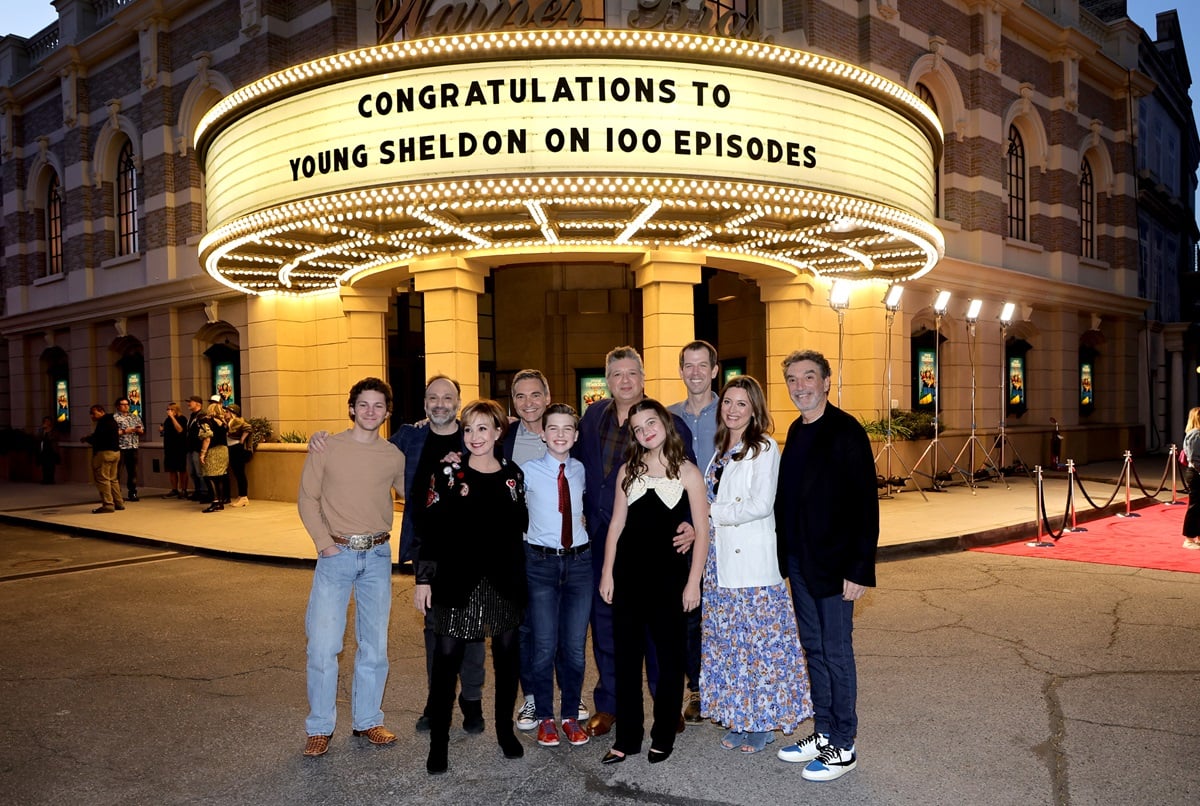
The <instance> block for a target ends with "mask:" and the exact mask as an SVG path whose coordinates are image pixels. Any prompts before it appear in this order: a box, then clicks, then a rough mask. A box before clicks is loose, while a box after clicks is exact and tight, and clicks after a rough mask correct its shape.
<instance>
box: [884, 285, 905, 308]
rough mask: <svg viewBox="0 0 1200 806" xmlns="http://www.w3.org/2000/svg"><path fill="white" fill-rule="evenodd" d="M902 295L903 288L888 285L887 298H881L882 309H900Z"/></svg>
mask: <svg viewBox="0 0 1200 806" xmlns="http://www.w3.org/2000/svg"><path fill="white" fill-rule="evenodd" d="M903 294H904V286H902V285H890V286H888V291H887V296H886V297H884V298H883V307H885V308H887V309H888V310H889V311H895V310H897V309H898V308H899V307H900V297H901V295H903Z"/></svg>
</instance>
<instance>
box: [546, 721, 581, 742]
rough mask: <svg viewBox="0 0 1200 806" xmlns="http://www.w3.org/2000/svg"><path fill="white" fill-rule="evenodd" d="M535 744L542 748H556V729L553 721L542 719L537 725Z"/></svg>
mask: <svg viewBox="0 0 1200 806" xmlns="http://www.w3.org/2000/svg"><path fill="white" fill-rule="evenodd" d="M576 727H577V728H578V725H576ZM537 743H538V744H540V745H541V746H542V747H558V728H556V727H554V720H553V719H543V720H542V721H541V723H540V724H539V725H538V735H537Z"/></svg>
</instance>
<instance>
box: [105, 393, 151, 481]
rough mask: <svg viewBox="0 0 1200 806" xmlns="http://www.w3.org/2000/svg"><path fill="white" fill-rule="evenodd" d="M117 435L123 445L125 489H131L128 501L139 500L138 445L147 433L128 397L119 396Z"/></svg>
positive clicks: (122, 458)
mask: <svg viewBox="0 0 1200 806" xmlns="http://www.w3.org/2000/svg"><path fill="white" fill-rule="evenodd" d="M113 419H115V420H116V421H117V436H118V437H119V439H118V442H119V444H120V446H121V465H122V466H123V467H124V468H125V489H127V490H128V491H129V495H128V496H126V498H125V500H126V501H137V500H138V493H137V473H138V445H139V444H140V442H141V437H142V434H144V433H146V429H145V427H144V426H143V425H142V418H141V417H139V416H138V415H137V414H135V413H134V412H133V411H132V410H131V404H130V402H129V398H128V397H119V398H117V412H116V414H114V415H113Z"/></svg>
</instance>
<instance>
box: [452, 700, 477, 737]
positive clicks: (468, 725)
mask: <svg viewBox="0 0 1200 806" xmlns="http://www.w3.org/2000/svg"><path fill="white" fill-rule="evenodd" d="M458 707H459V708H461V709H462V713H463V730H465V731H466V732H467V733H483V702H482V701H480V700H464V699H463V698H462V697H461V696H459V698H458Z"/></svg>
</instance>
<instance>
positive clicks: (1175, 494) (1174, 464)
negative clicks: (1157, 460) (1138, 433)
mask: <svg viewBox="0 0 1200 806" xmlns="http://www.w3.org/2000/svg"><path fill="white" fill-rule="evenodd" d="M1167 461H1168V462H1169V463H1170V465H1171V500H1170V501H1167V502H1166V503H1164V504H1163V506H1164V507H1177V506H1180V505H1181V504H1183V502H1182V501H1180V500H1179V490H1177V489H1176V487H1177V486H1178V484H1179V476H1178V475H1177V473H1178V471H1179V448H1178V447H1177V446H1176V445H1175V443H1174V442H1172V443H1171V455H1170V458H1168V459H1167Z"/></svg>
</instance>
